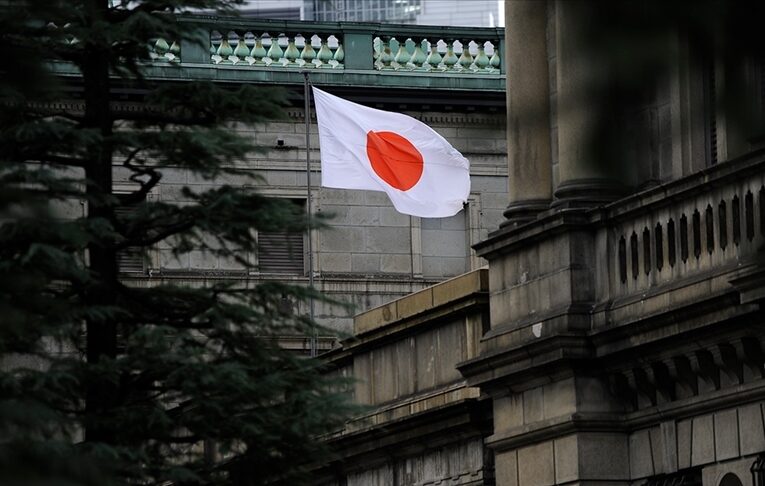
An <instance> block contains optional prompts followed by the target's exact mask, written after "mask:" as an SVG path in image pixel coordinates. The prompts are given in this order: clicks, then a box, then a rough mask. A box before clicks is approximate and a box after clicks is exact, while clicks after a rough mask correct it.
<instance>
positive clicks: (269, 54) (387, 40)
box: [154, 16, 504, 75]
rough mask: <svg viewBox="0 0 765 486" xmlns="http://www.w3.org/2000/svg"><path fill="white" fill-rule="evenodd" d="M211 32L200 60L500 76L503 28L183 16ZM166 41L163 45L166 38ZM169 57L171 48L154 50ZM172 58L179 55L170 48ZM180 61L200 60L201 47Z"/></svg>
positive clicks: (205, 32)
mask: <svg viewBox="0 0 765 486" xmlns="http://www.w3.org/2000/svg"><path fill="white" fill-rule="evenodd" d="M183 21H187V22H193V23H197V24H199V26H200V35H202V36H204V37H209V40H210V51H209V54H206V55H205V57H206V59H205V61H206V62H207V63H211V64H215V65H232V66H237V67H242V68H265V69H285V68H286V69H289V68H303V69H305V68H311V69H312V68H319V69H330V70H342V69H354V70H369V71H372V72H374V71H377V72H385V71H405V72H406V71H413V72H418V71H420V72H427V73H433V74H441V73H443V74H457V75H473V74H478V75H486V74H489V75H499V74H500V73H501V72H502V64H503V63H502V43H503V39H504V31H503V29H497V28H465V27H429V26H427V27H426V26H411V25H392V24H379V23H351V22H298V21H290V22H285V21H269V20H244V19H233V18H218V17H205V16H186V17H183ZM165 43H167V42H165ZM154 49H155V50H156V51H157V54H158V58H160V59H161V60H163V61H164V60H166V58H165V57H164V55H165V52H168V51H170V50H171V49H170V46H168V47H165V46H164V45H158V46H157V47H155V48H154ZM174 54H176V55H177V53H174ZM180 61H181V63H184V62H200V61H202V59H200V58H199V53H198V52H190V53H189V56H186V52H182V53H181V54H180Z"/></svg>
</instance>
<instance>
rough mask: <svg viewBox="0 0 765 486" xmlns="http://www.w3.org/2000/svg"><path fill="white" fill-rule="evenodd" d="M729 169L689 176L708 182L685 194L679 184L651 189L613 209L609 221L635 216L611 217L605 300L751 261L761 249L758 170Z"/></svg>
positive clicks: (764, 179) (763, 181)
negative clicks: (606, 296) (631, 213)
mask: <svg viewBox="0 0 765 486" xmlns="http://www.w3.org/2000/svg"><path fill="white" fill-rule="evenodd" d="M745 162H746V161H744V165H745V166H746V163H745ZM736 165H737V164H726V165H725V166H720V167H715V168H714V170H712V171H710V172H709V173H705V174H699V175H697V176H694V177H692V178H693V179H696V178H699V177H704V178H706V179H707V181H706V182H703V183H700V184H699V185H694V186H693V188H691V187H690V186H688V189H687V190H685V189H684V188H685V185H687V182H686V183H683V182H682V181H683V180H681V181H680V182H678V183H676V184H675V185H677V186H678V187H677V188H674V187H672V185H670V186H669V187H665V188H659V189H654V190H651V191H648V192H647V193H645V194H643V195H638V196H635V197H633V198H630V199H628V200H627V201H624V202H622V203H619V204H618V205H615V206H614V212H615V214H619V213H623V212H624V210H625V209H629V212H634V216H632V217H629V218H626V219H622V218H618V219H617V221H619V222H618V223H617V224H616V225H615V226H613V227H612V228H610V230H612V231H613V233H612V236H610V237H609V238H608V239H609V244H608V245H607V246H608V261H609V262H610V263H609V272H608V275H609V288H610V295H611V297H612V298H619V297H623V296H629V295H635V294H645V293H646V292H652V291H653V289H659V288H661V287H662V286H663V285H669V284H670V282H675V283H677V282H682V281H689V280H693V278H694V277H697V276H698V277H700V276H703V275H708V274H709V273H724V272H725V271H726V269H729V270H734V269H736V268H737V267H738V266H740V265H743V264H745V263H746V261H747V260H748V259H749V258H752V257H754V256H755V255H756V254H757V252H758V251H759V248H761V247H762V245H763V243H765V171H763V170H758V171H752V170H750V169H748V170H740V171H735V170H734V169H735V167H736ZM760 165H762V164H760ZM718 174H719V175H718ZM633 204H639V208H632V207H631V205H633ZM629 212H627V214H629ZM654 293H655V291H654Z"/></svg>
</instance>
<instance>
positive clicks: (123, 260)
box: [114, 205, 146, 274]
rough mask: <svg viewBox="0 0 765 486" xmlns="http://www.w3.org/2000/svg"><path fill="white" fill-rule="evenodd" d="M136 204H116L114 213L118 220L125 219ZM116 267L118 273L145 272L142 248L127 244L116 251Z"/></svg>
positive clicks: (134, 208)
mask: <svg viewBox="0 0 765 486" xmlns="http://www.w3.org/2000/svg"><path fill="white" fill-rule="evenodd" d="M137 207H138V205H131V206H117V207H115V208H114V213H115V215H116V216H117V219H118V220H121V221H125V220H126V219H128V218H129V217H130V215H131V214H132V213H133V212H134V211H135V210H136V208H137ZM117 269H118V271H119V272H120V273H133V274H137V273H144V272H146V258H145V257H144V248H142V247H140V246H129V247H127V248H124V249H122V250H119V251H118V252H117Z"/></svg>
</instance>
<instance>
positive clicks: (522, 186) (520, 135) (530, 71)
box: [502, 0, 552, 226]
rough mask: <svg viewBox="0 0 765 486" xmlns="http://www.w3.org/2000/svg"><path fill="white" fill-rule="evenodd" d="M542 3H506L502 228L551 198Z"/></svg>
mask: <svg viewBox="0 0 765 486" xmlns="http://www.w3.org/2000/svg"><path fill="white" fill-rule="evenodd" d="M546 24H547V2H544V1H539V0H509V1H507V2H506V4H505V26H506V27H505V66H507V149H508V154H507V160H508V176H509V185H510V187H509V204H508V206H507V209H506V210H505V213H504V214H505V218H507V219H506V221H505V222H504V223H503V224H502V226H507V225H517V224H521V223H524V222H527V221H530V220H532V219H534V218H535V216H536V214H537V213H538V212H540V211H543V210H545V209H548V208H549V205H550V199H551V198H552V179H551V172H552V161H551V157H550V90H549V72H548V66H547V42H546V35H545V33H546Z"/></svg>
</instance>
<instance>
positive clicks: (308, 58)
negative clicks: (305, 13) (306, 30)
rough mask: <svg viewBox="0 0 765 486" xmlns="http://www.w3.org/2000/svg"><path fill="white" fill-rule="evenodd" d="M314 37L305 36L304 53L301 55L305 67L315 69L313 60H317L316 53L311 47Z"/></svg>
mask: <svg viewBox="0 0 765 486" xmlns="http://www.w3.org/2000/svg"><path fill="white" fill-rule="evenodd" d="M311 40H312V36H310V35H308V36H303V52H301V53H300V59H301V60H302V61H303V67H306V68H312V67H315V65H314V63H313V60H314V59H316V51H315V50H314V48H313V45H311Z"/></svg>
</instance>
